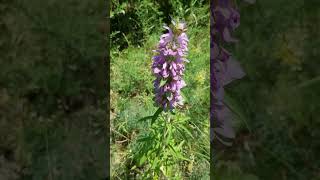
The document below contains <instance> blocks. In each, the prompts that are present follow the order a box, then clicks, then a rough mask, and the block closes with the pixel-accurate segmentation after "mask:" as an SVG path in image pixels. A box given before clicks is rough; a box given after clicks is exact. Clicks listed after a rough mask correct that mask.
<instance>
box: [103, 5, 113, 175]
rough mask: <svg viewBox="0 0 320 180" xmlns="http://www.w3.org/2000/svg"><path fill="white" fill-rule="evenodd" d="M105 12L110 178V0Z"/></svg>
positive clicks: (108, 171)
mask: <svg viewBox="0 0 320 180" xmlns="http://www.w3.org/2000/svg"><path fill="white" fill-rule="evenodd" d="M106 3H107V4H106V7H107V14H106V42H107V43H106V60H105V62H104V63H105V66H104V67H106V69H105V71H104V72H106V76H105V77H107V78H106V83H105V84H106V86H105V87H106V92H107V94H106V112H107V113H106V118H107V121H106V122H107V123H106V124H107V128H106V129H107V151H106V152H107V153H106V154H107V167H106V168H107V178H106V179H110V5H111V0H107V1H106Z"/></svg>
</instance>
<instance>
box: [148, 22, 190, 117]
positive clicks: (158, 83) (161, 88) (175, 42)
mask: <svg viewBox="0 0 320 180" xmlns="http://www.w3.org/2000/svg"><path fill="white" fill-rule="evenodd" d="M173 25H174V26H173V28H170V27H168V26H164V28H165V29H167V30H168V33H165V34H163V35H162V36H161V37H160V41H159V45H158V49H157V50H155V52H157V53H158V54H157V55H155V56H154V57H153V63H152V72H153V74H154V76H155V77H156V79H155V80H154V90H155V102H156V104H157V106H159V107H161V108H163V109H164V110H165V111H166V110H172V109H174V108H175V107H177V106H181V105H183V98H182V96H181V89H182V88H183V87H185V86H186V83H185V82H184V80H183V79H182V76H183V72H184V70H185V66H184V63H185V62H188V60H187V59H186V58H185V57H186V56H187V53H188V42H189V40H188V37H187V35H186V33H185V31H186V24H185V23H183V22H179V23H177V24H176V23H175V22H173Z"/></svg>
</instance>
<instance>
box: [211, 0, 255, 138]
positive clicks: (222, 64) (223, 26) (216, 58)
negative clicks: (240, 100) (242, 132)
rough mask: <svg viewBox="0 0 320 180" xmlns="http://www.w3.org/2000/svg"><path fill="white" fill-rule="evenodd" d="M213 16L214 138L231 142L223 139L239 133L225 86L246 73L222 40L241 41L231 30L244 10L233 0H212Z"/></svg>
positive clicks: (212, 109) (212, 95)
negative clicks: (232, 34) (226, 102)
mask: <svg viewBox="0 0 320 180" xmlns="http://www.w3.org/2000/svg"><path fill="white" fill-rule="evenodd" d="M246 1H247V2H249V3H253V2H254V1H252V0H246ZM210 18H211V23H210V29H211V31H210V33H211V40H210V87H211V96H210V101H211V102H210V104H211V107H210V121H211V123H210V126H211V128H210V129H211V135H212V136H211V137H212V139H211V140H213V139H214V138H217V139H219V140H220V142H223V143H225V144H227V143H226V141H225V140H223V139H225V138H229V139H232V138H234V136H235V133H234V131H233V128H232V124H231V123H232V121H231V120H232V113H231V111H230V109H229V108H228V107H227V106H226V105H225V103H224V100H223V99H224V86H225V85H227V84H229V83H230V82H232V81H233V80H235V79H240V78H242V77H243V76H244V75H245V73H244V72H243V70H242V68H241V66H240V64H239V63H238V62H237V61H236V60H235V59H234V57H232V55H231V53H229V52H228V51H227V50H226V49H224V48H223V47H222V43H235V42H237V41H238V40H237V39H235V38H233V37H232V36H231V33H232V32H233V31H234V30H235V29H236V28H237V27H238V26H239V25H240V14H239V12H238V10H236V9H235V7H234V6H233V3H232V0H212V1H211V17H210ZM219 135H220V137H219Z"/></svg>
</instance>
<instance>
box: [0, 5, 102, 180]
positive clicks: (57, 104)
mask: <svg viewBox="0 0 320 180" xmlns="http://www.w3.org/2000/svg"><path fill="white" fill-rule="evenodd" d="M104 12H105V3H103V2H102V1H76V0H65V1H58V0H49V1H42V0H28V1H25V0H5V1H1V2H0V32H1V33H0V54H1V56H0V68H1V70H0V114H1V115H0V179H1V180H7V179H24V180H31V179H32V180H44V179H50V180H53V179H61V180H71V179H103V178H105V177H106V169H105V167H106V162H107V158H106V152H107V151H106V148H107V147H106V143H105V140H106V138H105V132H106V128H105V124H106V112H105V108H104V107H105V105H103V104H105V103H104V102H103V101H105V100H104V98H105V92H106V89H105V88H104V86H103V84H102V82H104V81H105V77H104V76H105V73H103V71H104V68H103V66H102V64H103V60H104V59H103V57H104V56H105V51H106V49H105V25H104V21H105V19H103V17H105V14H103V13H104Z"/></svg>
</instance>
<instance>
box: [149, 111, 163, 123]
mask: <svg viewBox="0 0 320 180" xmlns="http://www.w3.org/2000/svg"><path fill="white" fill-rule="evenodd" d="M162 111H163V109H162V108H159V109H158V110H157V111H156V112H155V113H154V115H153V117H152V121H151V124H153V123H154V121H155V120H156V119H157V118H158V116H159V115H160V113H161V112H162Z"/></svg>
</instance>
